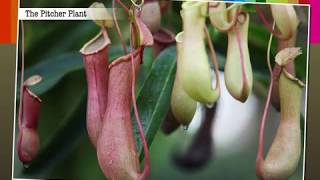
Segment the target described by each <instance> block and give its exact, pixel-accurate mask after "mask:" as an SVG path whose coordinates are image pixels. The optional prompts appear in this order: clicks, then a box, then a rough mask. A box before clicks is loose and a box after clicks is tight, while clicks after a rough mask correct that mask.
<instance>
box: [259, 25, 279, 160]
mask: <svg viewBox="0 0 320 180" xmlns="http://www.w3.org/2000/svg"><path fill="white" fill-rule="evenodd" d="M274 27H275V22H274V23H273V27H272V30H273V29H274ZM272 38H273V34H272V33H270V38H269V42H268V52H267V63H268V69H269V73H270V85H269V89H268V95H267V100H266V103H265V106H264V110H263V115H262V118H261V123H260V127H259V145H258V154H257V163H260V162H261V161H262V160H263V144H264V127H265V123H266V119H267V114H268V109H269V105H270V99H271V94H272V87H273V82H274V79H273V73H272V67H271V63H270V50H271V44H272Z"/></svg>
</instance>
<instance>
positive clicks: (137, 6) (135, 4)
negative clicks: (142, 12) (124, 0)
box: [131, 0, 144, 9]
mask: <svg viewBox="0 0 320 180" xmlns="http://www.w3.org/2000/svg"><path fill="white" fill-rule="evenodd" d="M131 3H132V4H133V5H134V6H135V7H136V8H138V9H141V8H142V6H143V4H144V0H141V2H140V4H137V3H136V2H135V0H131Z"/></svg>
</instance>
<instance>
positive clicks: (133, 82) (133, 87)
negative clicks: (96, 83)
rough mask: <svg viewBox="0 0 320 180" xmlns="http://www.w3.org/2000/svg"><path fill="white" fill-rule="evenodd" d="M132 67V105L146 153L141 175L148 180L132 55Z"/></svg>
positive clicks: (147, 156) (146, 149) (143, 135)
mask: <svg viewBox="0 0 320 180" xmlns="http://www.w3.org/2000/svg"><path fill="white" fill-rule="evenodd" d="M131 67H132V86H131V87H132V88H131V93H132V104H133V110H134V115H135V118H136V122H137V125H138V128H139V134H140V138H141V141H142V145H143V152H144V157H145V158H144V170H143V172H142V173H141V179H142V180H144V179H147V177H148V176H149V172H150V163H149V150H148V144H147V141H146V139H145V134H144V131H143V127H142V124H141V120H140V115H139V111H138V107H137V102H136V95H135V89H136V88H135V82H136V75H135V68H134V58H133V55H132V54H131Z"/></svg>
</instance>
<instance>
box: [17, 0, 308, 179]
mask: <svg viewBox="0 0 320 180" xmlns="http://www.w3.org/2000/svg"><path fill="white" fill-rule="evenodd" d="M116 4H117V5H119V6H120V7H121V8H122V9H123V10H124V11H125V12H126V15H127V17H128V18H127V19H126V22H127V23H128V24H129V27H130V31H129V33H130V40H129V42H130V44H129V45H127V44H126V40H125V39H124V36H123V34H122V32H121V29H120V26H119V24H118V20H117V17H116V12H115V10H113V12H112V13H110V12H109V11H107V9H105V10H102V11H101V10H99V11H98V10H95V8H105V6H104V5H103V4H102V3H97V2H96V3H93V4H92V5H91V6H90V7H91V13H90V14H91V16H92V17H94V18H99V19H104V20H95V21H94V22H95V23H96V25H97V26H99V27H100V32H99V33H98V34H97V35H96V36H95V37H94V38H93V39H91V40H89V41H88V42H87V43H86V44H84V46H83V47H82V48H81V50H80V53H81V55H82V58H83V64H84V68H85V72H86V80H87V89H88V96H87V112H86V128H87V132H88V136H89V139H90V142H91V144H92V146H93V147H94V148H95V150H96V152H97V158H98V162H99V165H100V168H101V170H102V171H103V173H104V175H105V177H106V178H107V179H115V180H131V179H132V180H139V179H141V180H145V179H148V177H149V174H150V165H149V153H148V145H147V142H146V138H145V135H144V130H143V127H142V125H141V121H140V116H139V110H138V107H137V104H136V95H135V89H136V88H135V85H136V77H137V76H138V74H139V69H140V66H141V64H142V63H143V52H144V48H145V47H146V46H152V47H153V50H154V54H155V55H158V54H159V53H160V52H161V51H162V50H163V49H165V48H167V47H169V46H170V45H174V44H175V46H176V52H177V53H176V59H177V71H176V75H175V80H174V84H173V89H172V94H171V101H170V112H171V113H172V115H173V118H171V119H170V121H172V122H171V123H175V124H176V126H175V127H174V128H173V129H172V130H170V132H173V131H174V130H175V129H177V127H178V126H179V125H183V126H188V125H189V124H190V123H191V121H192V119H193V117H194V115H195V112H196V108H197V104H202V105H204V106H206V107H208V108H210V107H212V106H214V105H215V104H216V102H217V101H218V100H219V97H220V93H221V88H220V83H221V82H220V78H219V65H218V62H217V56H216V53H215V49H214V45H213V42H212V40H211V36H210V33H209V30H208V27H209V26H211V28H214V29H216V30H217V31H219V32H220V33H225V34H226V35H227V37H228V46H227V50H226V54H225V56H226V61H225V66H224V76H225V78H224V79H225V84H226V87H227V90H228V92H229V94H230V95H231V96H232V97H233V98H234V99H236V100H238V101H239V102H242V103H245V102H246V101H247V99H248V97H249V96H250V95H251V94H252V88H253V70H252V66H251V60H250V52H249V47H248V36H249V23H250V15H251V14H249V13H248V12H247V11H246V9H245V8H243V6H244V4H230V3H224V2H215V1H211V2H206V1H184V2H182V5H181V11H180V15H181V20H182V31H181V32H179V33H177V34H176V35H175V34H174V33H173V32H171V31H170V30H168V29H166V28H164V27H161V16H162V15H163V14H164V13H166V12H167V9H168V6H170V5H171V2H170V1H152V0H148V1H146V2H144V1H143V0H141V1H134V0H132V1H131V5H130V6H129V5H127V4H125V3H123V2H121V0H112V7H113V8H115V7H116ZM269 7H270V12H271V14H272V17H273V22H271V23H270V22H269V21H268V20H267V18H266V17H265V15H264V12H263V11H262V9H261V7H260V6H259V5H256V6H255V9H256V14H257V15H258V16H259V17H260V19H261V20H262V22H263V23H264V25H265V27H266V28H267V29H268V30H269V31H270V40H269V44H268V49H267V51H268V54H267V56H266V67H268V68H269V72H270V82H269V90H268V95H267V97H266V103H265V108H264V111H263V114H262V118H261V121H260V129H259V142H258V152H257V159H256V174H257V176H258V177H259V178H260V179H264V180H271V179H277V180H278V179H288V178H289V177H290V176H291V175H292V174H293V173H294V172H295V170H296V168H297V165H298V162H299V160H300V156H301V130H300V106H301V97H302V92H303V88H304V83H303V82H301V81H300V80H298V79H297V78H296V77H295V72H294V60H295V58H296V57H297V56H298V55H300V54H301V50H300V48H299V47H295V42H296V36H297V28H298V25H299V20H298V17H297V14H296V11H295V9H294V7H293V6H283V5H269ZM112 28H114V29H115V30H116V31H117V33H118V34H117V35H118V39H119V41H120V42H121V44H122V48H123V52H124V55H123V56H121V57H119V58H117V59H116V60H113V61H112V62H110V61H109V53H108V49H109V47H110V46H111V44H112V42H111V40H110V38H109V33H108V31H109V30H110V29H112ZM22 30H23V24H22ZM22 34H23V31H22ZM274 36H275V37H276V38H277V41H278V53H277V55H276V56H275V57H270V47H271V42H272V40H273V37H274ZM23 38H24V36H22V46H23V44H24V43H23V42H24V40H23ZM23 50H24V48H23V47H22V51H23ZM22 54H24V53H23V52H22ZM271 59H274V63H271V62H270V61H271ZM211 64H212V65H211ZM271 64H274V66H273V67H272V66H271ZM211 66H212V67H213V68H211ZM212 74H213V75H212ZM39 81H41V77H40V76H38V75H34V76H31V77H29V78H28V79H27V80H25V81H24V59H23V55H22V66H21V88H20V94H21V95H20V107H19V115H18V122H19V123H18V125H19V126H18V127H19V136H18V142H17V143H18V144H17V151H18V156H19V159H20V161H21V162H22V163H23V164H29V163H31V162H32V161H33V160H34V159H35V158H36V157H37V154H38V151H39V147H40V139H39V135H38V130H37V124H38V119H39V113H40V106H41V99H40V98H39V97H37V95H35V94H34V93H33V92H32V91H31V90H30V89H29V87H30V86H32V85H34V84H36V83H38V82H39ZM213 82H214V83H213ZM270 103H271V104H272V105H273V106H274V107H275V108H276V109H277V110H278V111H280V117H281V119H280V125H279V127H278V130H277V133H276V135H275V138H274V140H273V142H272V145H271V147H270V148H269V150H268V152H267V153H266V154H264V152H263V149H264V148H263V146H264V127H265V123H266V119H267V114H268V109H269V104H270ZM131 107H133V112H134V116H135V118H134V119H135V120H136V123H137V125H138V129H139V134H140V138H141V141H142V144H143V152H144V167H143V170H142V169H141V167H140V166H141V163H140V160H139V155H138V151H137V149H136V142H135V138H134V129H133V125H132V117H131V113H130V110H131ZM204 129H208V130H210V129H211V128H204ZM208 134H210V133H208Z"/></svg>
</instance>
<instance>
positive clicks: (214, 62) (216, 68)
mask: <svg viewBox="0 0 320 180" xmlns="http://www.w3.org/2000/svg"><path fill="white" fill-rule="evenodd" d="M204 31H205V33H206V36H207V40H208V45H209V49H210V56H211V61H212V64H213V66H214V67H213V68H214V74H215V77H216V89H220V79H219V64H218V62H217V58H216V57H217V55H216V52H215V50H214V47H213V44H212V42H211V39H210V34H209V31H208V27H207V26H205V27H204Z"/></svg>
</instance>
